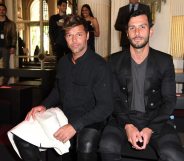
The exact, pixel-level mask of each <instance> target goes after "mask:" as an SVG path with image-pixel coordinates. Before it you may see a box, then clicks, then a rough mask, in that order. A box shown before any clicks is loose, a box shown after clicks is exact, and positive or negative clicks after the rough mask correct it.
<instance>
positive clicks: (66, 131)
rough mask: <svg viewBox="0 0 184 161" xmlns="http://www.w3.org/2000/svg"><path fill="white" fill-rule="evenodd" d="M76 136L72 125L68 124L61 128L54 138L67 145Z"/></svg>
mask: <svg viewBox="0 0 184 161" xmlns="http://www.w3.org/2000/svg"><path fill="white" fill-rule="evenodd" d="M75 134H76V130H75V129H74V128H73V126H72V125H70V124H67V125H64V126H63V127H61V128H59V130H58V131H56V133H55V134H54V137H55V138H56V139H57V140H59V141H61V142H63V143H66V142H67V141H68V140H70V139H71V138H72V137H73V136H74V135H75Z"/></svg>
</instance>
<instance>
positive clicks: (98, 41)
mask: <svg viewBox="0 0 184 161" xmlns="http://www.w3.org/2000/svg"><path fill="white" fill-rule="evenodd" d="M83 4H89V5H90V7H91V10H92V12H93V14H94V17H96V18H97V19H98V23H99V26H100V37H96V38H95V48H96V52H97V53H98V54H100V55H101V56H102V57H107V56H108V55H109V54H110V23H111V22H110V0H78V14H79V15H80V12H81V7H82V5H83Z"/></svg>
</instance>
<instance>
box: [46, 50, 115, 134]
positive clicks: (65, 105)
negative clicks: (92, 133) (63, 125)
mask: <svg viewBox="0 0 184 161" xmlns="http://www.w3.org/2000/svg"><path fill="white" fill-rule="evenodd" d="M43 105H44V106H46V107H47V108H49V107H52V106H58V105H60V106H61V109H62V110H63V112H64V113H65V115H66V116H67V118H68V119H69V123H70V124H71V125H72V126H73V127H74V128H75V129H76V130H77V131H79V130H80V129H82V128H83V127H86V126H88V125H92V124H95V123H99V122H103V121H104V120H105V119H106V118H107V117H108V116H109V115H110V114H111V113H112V110H113V101H112V83H111V74H110V69H109V66H108V65H107V63H106V62H105V60H104V59H103V58H102V57H100V56H99V55H97V54H96V53H94V52H93V51H92V50H87V52H86V53H85V54H84V55H83V56H82V57H81V58H79V59H78V61H77V63H76V64H73V63H72V61H71V54H68V55H65V56H64V57H62V58H61V59H60V61H59V63H58V68H57V75H56V83H55V87H54V88H53V90H52V92H51V93H50V95H49V96H48V98H47V99H46V100H45V101H44V102H43Z"/></svg>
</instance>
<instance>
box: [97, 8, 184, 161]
mask: <svg viewBox="0 0 184 161" xmlns="http://www.w3.org/2000/svg"><path fill="white" fill-rule="evenodd" d="M152 33H153V29H152V24H151V20H150V19H149V17H148V15H147V14H146V12H144V11H141V10H137V11H134V12H133V13H132V14H131V15H130V18H129V21H128V27H127V36H128V38H129V40H130V48H129V50H127V51H124V52H119V53H116V54H114V55H112V56H111V58H110V64H111V67H112V71H113V74H114V75H113V76H114V83H113V93H114V108H115V111H114V114H113V117H112V118H111V119H110V121H109V123H108V126H106V128H105V129H104V131H103V135H102V139H101V142H100V151H101V155H102V161H120V160H121V154H122V151H123V148H124V145H125V143H126V142H129V144H130V145H131V146H130V147H131V148H133V149H135V150H136V151H140V153H141V151H144V150H145V149H146V148H147V145H148V144H149V145H151V146H152V147H153V148H154V149H155V150H156V152H157V154H158V156H159V160H160V161H184V152H183V149H182V146H181V142H180V140H179V137H178V135H177V132H176V130H175V129H174V127H173V126H172V125H171V124H170V121H169V116H170V115H171V114H172V112H173V110H174V107H175V103H176V84H175V71H174V65H173V60H172V57H171V56H170V55H168V54H166V53H163V52H161V51H158V50H155V49H153V48H151V47H150V46H149V37H150V36H151V35H152Z"/></svg>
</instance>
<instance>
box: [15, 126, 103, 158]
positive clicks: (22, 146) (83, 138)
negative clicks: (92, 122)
mask: <svg viewBox="0 0 184 161" xmlns="http://www.w3.org/2000/svg"><path fill="white" fill-rule="evenodd" d="M100 133H101V131H100V130H97V129H95V128H84V129H83V130H81V131H80V132H79V133H77V134H76V135H75V137H73V138H72V139H71V140H70V142H71V147H70V152H69V153H67V154H64V155H62V156H58V157H56V158H57V159H56V160H57V161H58V160H59V159H58V158H59V157H61V159H60V160H62V161H76V158H77V161H96V160H97V149H98V145H99V140H100ZM14 141H15V144H16V146H17V148H18V150H19V153H20V155H21V157H22V159H23V160H24V161H41V160H42V158H41V155H40V152H39V149H38V147H36V146H34V145H32V144H30V143H28V142H26V141H24V140H22V139H21V138H19V137H17V136H16V135H14ZM51 160H52V159H51ZM52 161H54V160H52Z"/></svg>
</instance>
